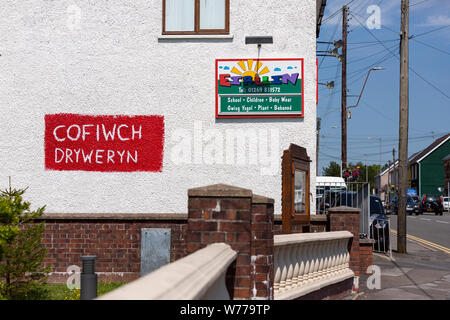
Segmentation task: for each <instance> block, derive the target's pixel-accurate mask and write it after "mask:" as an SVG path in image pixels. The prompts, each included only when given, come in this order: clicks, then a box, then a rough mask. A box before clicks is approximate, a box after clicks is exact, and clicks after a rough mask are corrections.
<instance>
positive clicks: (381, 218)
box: [369, 195, 390, 252]
mask: <svg viewBox="0 0 450 320" xmlns="http://www.w3.org/2000/svg"><path fill="white" fill-rule="evenodd" d="M389 228H390V226H389V220H388V218H387V216H386V214H385V211H384V208H383V205H382V203H381V199H380V198H379V197H378V196H375V195H371V196H370V219H369V232H370V238H371V239H374V240H375V244H374V249H375V250H377V251H382V252H387V251H389Z"/></svg>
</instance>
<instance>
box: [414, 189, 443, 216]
mask: <svg viewBox="0 0 450 320" xmlns="http://www.w3.org/2000/svg"><path fill="white" fill-rule="evenodd" d="M420 211H421V213H423V212H434V214H435V215H441V216H442V214H443V212H444V205H443V200H442V196H439V195H435V194H425V195H424V196H423V198H422V203H421V206H420Z"/></svg>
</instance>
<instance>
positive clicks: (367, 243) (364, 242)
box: [359, 239, 374, 274]
mask: <svg viewBox="0 0 450 320" xmlns="http://www.w3.org/2000/svg"><path fill="white" fill-rule="evenodd" d="M373 243H374V240H372V239H360V240H359V259H360V262H359V264H360V265H359V271H360V273H361V274H367V268H368V267H369V266H371V265H373V254H372V251H373Z"/></svg>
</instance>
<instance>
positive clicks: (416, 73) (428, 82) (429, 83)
mask: <svg viewBox="0 0 450 320" xmlns="http://www.w3.org/2000/svg"><path fill="white" fill-rule="evenodd" d="M352 16H353V17H354V18H355V19H356V21H357V22H358V23H359V24H360V25H361V26H362V27H363V28H364V29H365V30H366V31H367V32H369V34H370V35H372V37H374V38H375V39H376V40H378V38H377V37H376V36H375V35H374V34H373V33H372V32H371V31H370V30H369V29H368V28H366V26H364V25H363V24H362V23H361V21H360V20H359V19H358V18H357V17H356V16H355V15H353V14H352ZM449 26H450V25H449ZM441 29H442V28H441ZM428 33H429V32H428ZM424 34H427V33H424ZM422 35H423V34H422ZM380 44H381V45H383V47H384V48H385V49H386V50H387V51H388V52H390V53H391V54H392V55H395V57H396V58H397V59H399V60H400V57H398V56H397V55H396V54H394V53H392V52H391V51H390V50H389V49H388V48H386V46H385V45H384V44H383V43H381V42H380ZM409 70H411V71H412V72H413V73H414V74H415V75H416V76H418V77H419V78H420V79H422V80H423V81H424V82H426V83H427V84H428V85H430V86H431V87H432V88H434V89H435V90H436V91H438V92H439V93H441V94H442V95H443V96H445V97H446V98H447V99H449V100H450V96H448V95H447V94H446V93H444V91H442V90H441V89H439V88H438V87H436V86H435V85H434V84H432V83H431V82H430V81H428V80H427V79H425V78H424V77H423V76H422V75H420V74H419V73H418V72H417V71H416V70H414V69H413V68H412V67H411V66H409Z"/></svg>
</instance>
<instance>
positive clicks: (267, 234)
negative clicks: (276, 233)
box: [251, 195, 274, 300]
mask: <svg viewBox="0 0 450 320" xmlns="http://www.w3.org/2000/svg"><path fill="white" fill-rule="evenodd" d="M273 204H274V201H273V199H270V198H266V197H262V196H257V195H254V196H253V199H252V233H251V239H252V242H251V298H252V299H254V300H273V277H274V267H273V265H274V256H273V252H274V246H273V211H274V209H273Z"/></svg>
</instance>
